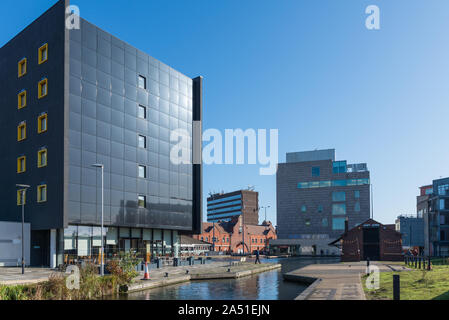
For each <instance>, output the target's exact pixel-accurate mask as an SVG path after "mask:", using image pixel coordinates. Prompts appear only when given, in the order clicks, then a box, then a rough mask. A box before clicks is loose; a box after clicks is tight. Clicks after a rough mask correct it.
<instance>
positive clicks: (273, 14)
mask: <svg viewBox="0 0 449 320" xmlns="http://www.w3.org/2000/svg"><path fill="white" fill-rule="evenodd" d="M55 2H56V1H55V0H39V1H36V0H22V1H21V5H20V10H19V9H18V8H17V1H16V0H2V10H0V21H1V27H2V28H1V30H0V45H3V44H4V43H5V42H7V41H8V40H9V39H10V38H12V37H13V36H14V35H16V34H17V33H18V32H19V31H20V30H22V29H23V28H24V27H25V26H26V25H28V24H29V23H30V22H32V21H33V20H34V19H35V18H37V17H38V16H39V15H40V14H41V13H43V11H44V10H46V9H47V8H49V7H50V6H51V5H53V4H54V3H55ZM72 4H75V5H78V6H79V7H80V10H81V16H82V17H83V18H85V19H87V20H89V21H90V22H92V23H94V24H96V25H97V26H99V27H100V28H102V29H104V30H106V31H108V32H110V33H112V34H114V35H116V36H117V37H119V38H121V39H123V40H125V41H126V42H128V43H130V44H132V45H133V46H135V47H137V48H139V49H141V50H143V51H145V52H147V53H149V54H150V55H152V56H154V57H155V58H157V59H159V60H161V61H163V62H165V63H167V64H168V65H170V66H172V67H173V68H175V69H177V70H179V71H181V72H183V73H184V74H186V75H188V76H190V77H192V78H193V77H196V76H198V75H202V76H203V77H204V123H203V126H204V129H207V128H217V129H219V130H222V131H223V132H224V129H226V128H229V129H233V128H242V129H247V128H254V129H259V128H266V129H270V128H276V129H279V161H280V162H284V161H285V153H286V152H292V151H304V150H313V149H324V148H335V149H336V153H337V159H341V160H348V162H349V163H353V162H366V163H367V164H368V168H369V169H370V171H371V181H372V183H373V186H374V218H375V219H377V220H379V221H380V222H383V223H393V222H394V219H395V217H396V216H397V215H398V214H400V213H405V214H412V213H415V212H416V195H417V194H418V187H419V186H421V185H425V184H430V183H431V182H432V179H436V178H439V177H447V176H449V139H448V137H449V130H448V124H449V41H448V31H449V1H447V0H429V1H422V0H395V1H391V0H369V1H365V0H357V1H351V0H345V1H335V0H308V1H306V0H282V1H273V0H245V1H242V0H195V1H188V0H157V1H156V0H145V1H144V0H141V1H138V0H133V1H106V0H96V1H88V0H78V1H75V0H73V1H72ZM371 4H375V5H378V6H379V8H380V13H381V16H380V19H381V20H380V27H381V29H380V30H367V29H366V28H365V19H366V17H367V15H366V14H365V8H366V7H367V6H368V5H371ZM248 185H253V186H255V187H256V190H257V191H259V192H260V198H259V199H260V205H261V206H265V205H271V208H270V209H268V211H267V213H268V219H270V220H272V221H274V222H276V177H275V176H260V175H259V166H258V165H210V166H205V167H204V197H207V194H208V192H209V191H221V190H224V191H233V190H235V189H240V188H244V187H247V186H248Z"/></svg>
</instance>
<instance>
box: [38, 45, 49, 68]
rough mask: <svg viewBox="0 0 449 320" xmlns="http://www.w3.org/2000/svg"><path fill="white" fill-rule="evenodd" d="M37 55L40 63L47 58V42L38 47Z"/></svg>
mask: <svg viewBox="0 0 449 320" xmlns="http://www.w3.org/2000/svg"><path fill="white" fill-rule="evenodd" d="M38 56H39V64H42V63H44V62H45V61H47V60H48V43H46V44H44V45H43V46H42V47H40V48H39V52H38Z"/></svg>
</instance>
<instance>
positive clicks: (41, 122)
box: [37, 113, 47, 133]
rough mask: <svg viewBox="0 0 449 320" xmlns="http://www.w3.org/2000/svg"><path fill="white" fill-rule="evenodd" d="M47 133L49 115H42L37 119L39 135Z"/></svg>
mask: <svg viewBox="0 0 449 320" xmlns="http://www.w3.org/2000/svg"><path fill="white" fill-rule="evenodd" d="M45 131H47V114H46V113H45V114H42V115H40V116H39V118H37V133H42V132H45Z"/></svg>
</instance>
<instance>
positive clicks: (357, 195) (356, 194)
mask: <svg viewBox="0 0 449 320" xmlns="http://www.w3.org/2000/svg"><path fill="white" fill-rule="evenodd" d="M354 198H356V199H358V198H360V191H358V190H356V191H354Z"/></svg>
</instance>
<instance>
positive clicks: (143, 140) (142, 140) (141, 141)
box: [139, 134, 147, 149]
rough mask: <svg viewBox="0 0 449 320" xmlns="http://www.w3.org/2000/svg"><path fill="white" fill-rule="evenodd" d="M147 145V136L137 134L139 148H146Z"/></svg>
mask: <svg viewBox="0 0 449 320" xmlns="http://www.w3.org/2000/svg"><path fill="white" fill-rule="evenodd" d="M146 147H147V137H145V136H142V135H140V134H139V148H143V149H146Z"/></svg>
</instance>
